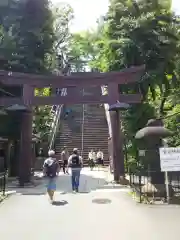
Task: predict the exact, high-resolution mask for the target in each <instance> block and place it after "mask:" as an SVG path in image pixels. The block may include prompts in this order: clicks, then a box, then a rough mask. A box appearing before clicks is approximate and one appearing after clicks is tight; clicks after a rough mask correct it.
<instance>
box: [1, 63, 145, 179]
mask: <svg viewBox="0 0 180 240" xmlns="http://www.w3.org/2000/svg"><path fill="white" fill-rule="evenodd" d="M144 69H145V67H144V66H138V67H131V68H128V69H124V70H122V71H120V72H108V73H94V72H90V73H76V74H73V75H72V76H54V75H46V76H43V75H34V74H25V73H15V72H8V71H0V83H1V84H3V85H5V86H8V85H10V86H20V87H21V86H22V89H23V91H22V96H21V97H19V98H18V97H17V98H16V97H1V98H0V106H3V107H8V106H10V105H14V104H19V105H25V106H26V107H27V109H29V110H31V107H32V106H39V105H60V104H95V103H97V104H98V103H100V104H102V103H107V104H110V105H111V104H114V103H116V102H117V101H119V102H123V103H130V104H131V103H139V102H141V99H142V96H141V94H119V91H118V89H119V88H118V85H119V84H128V83H132V82H137V81H138V79H140V77H141V76H142V74H143V72H144ZM102 85H106V86H108V94H107V95H102V94H98V93H94V94H93V95H87V94H85V95H83V94H82V92H81V91H78V90H77V91H72V93H71V94H68V92H67V95H66V96H60V95H51V96H47V97H44V96H35V95H34V89H35V88H45V87H50V88H67V89H72V88H74V89H82V88H88V87H92V86H96V87H97V86H99V87H100V86H102ZM23 114H24V117H23V118H22V119H23V122H22V128H23V129H22V133H23V131H24V134H21V137H22V139H21V152H22V154H21V157H20V158H21V159H20V162H21V164H22V166H21V167H22V169H23V175H25V174H26V175H28V173H29V171H30V169H29V168H30V162H31V144H30V143H29V142H30V141H31V138H32V128H31V125H32V124H31V121H32V114H31V111H26V112H24V113H23ZM30 114H31V117H30ZM28 115H29V118H28ZM118 118H119V117H118V115H117V114H116V113H113V114H112V132H113V134H114V135H113V134H112V135H113V136H114V137H113V139H114V140H113V144H114V147H113V158H114V162H115V166H117V167H118V168H121V169H118V171H119V172H116V173H115V175H116V176H115V178H116V180H117V178H118V175H119V174H121V175H122V174H123V171H124V170H123V169H122V168H123V164H117V162H118V161H119V162H121V163H122V162H123V159H122V158H123V156H122V139H121V137H120V136H121V134H120V127H119V125H118V123H117V121H119V119H118ZM30 128H31V129H30ZM25 132H26V134H25ZM117 135H119V136H118V137H117ZM115 141H116V144H115ZM117 141H118V143H119V145H121V149H120V148H119V146H117ZM119 151H120V152H121V153H119Z"/></svg>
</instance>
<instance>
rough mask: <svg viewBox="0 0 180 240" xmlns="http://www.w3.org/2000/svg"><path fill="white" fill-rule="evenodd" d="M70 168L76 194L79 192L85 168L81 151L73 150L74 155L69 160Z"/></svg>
mask: <svg viewBox="0 0 180 240" xmlns="http://www.w3.org/2000/svg"><path fill="white" fill-rule="evenodd" d="M68 167H70V168H71V184H72V190H73V191H74V192H78V191H79V179H80V173H81V169H82V167H83V160H82V157H81V156H80V155H79V151H78V149H77V148H74V149H73V153H72V155H71V156H70V157H69V159H68Z"/></svg>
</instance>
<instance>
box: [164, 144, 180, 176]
mask: <svg viewBox="0 0 180 240" xmlns="http://www.w3.org/2000/svg"><path fill="white" fill-rule="evenodd" d="M159 153H160V165H161V171H162V172H173V171H180V148H160V149H159Z"/></svg>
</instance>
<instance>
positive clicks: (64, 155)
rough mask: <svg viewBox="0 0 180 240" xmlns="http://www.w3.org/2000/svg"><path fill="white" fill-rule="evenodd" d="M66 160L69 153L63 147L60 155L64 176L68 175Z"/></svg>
mask: <svg viewBox="0 0 180 240" xmlns="http://www.w3.org/2000/svg"><path fill="white" fill-rule="evenodd" d="M68 158H69V152H68V150H67V148H66V146H65V147H64V148H63V151H62V153H61V160H62V165H63V172H64V174H66V173H68V170H67V164H68Z"/></svg>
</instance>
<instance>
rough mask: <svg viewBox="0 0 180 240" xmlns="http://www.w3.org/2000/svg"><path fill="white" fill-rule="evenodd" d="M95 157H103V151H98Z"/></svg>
mask: <svg viewBox="0 0 180 240" xmlns="http://www.w3.org/2000/svg"><path fill="white" fill-rule="evenodd" d="M97 158H101V159H103V152H101V151H99V152H98V153H97Z"/></svg>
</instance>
